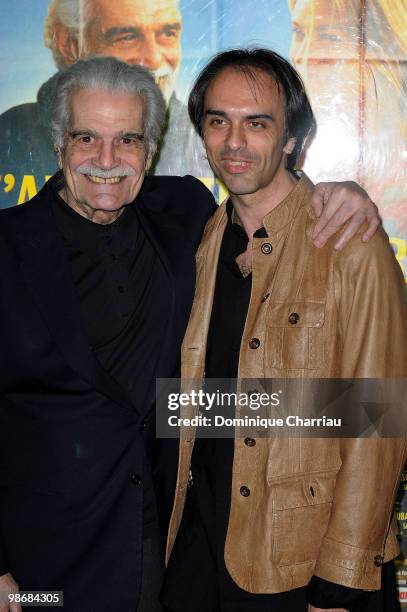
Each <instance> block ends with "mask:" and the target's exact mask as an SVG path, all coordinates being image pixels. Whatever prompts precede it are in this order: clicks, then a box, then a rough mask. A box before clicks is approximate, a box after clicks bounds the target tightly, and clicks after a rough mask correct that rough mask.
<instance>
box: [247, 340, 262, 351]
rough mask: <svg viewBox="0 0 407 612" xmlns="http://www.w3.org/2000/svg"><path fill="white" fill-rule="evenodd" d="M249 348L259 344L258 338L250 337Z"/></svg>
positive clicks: (254, 347)
mask: <svg viewBox="0 0 407 612" xmlns="http://www.w3.org/2000/svg"><path fill="white" fill-rule="evenodd" d="M249 346H250V348H251V349H257V348H259V346H260V340H259V339H258V338H252V339H251V340H250V342H249Z"/></svg>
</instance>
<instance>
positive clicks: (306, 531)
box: [271, 472, 336, 566]
mask: <svg viewBox="0 0 407 612" xmlns="http://www.w3.org/2000/svg"><path fill="white" fill-rule="evenodd" d="M335 479H336V474H335V473H333V472H329V473H315V474H307V475H305V476H302V477H301V478H298V479H290V480H285V481H283V482H278V483H274V484H272V485H271V487H272V491H271V496H272V522H273V524H272V529H271V533H272V538H273V543H272V551H273V552H272V554H273V561H274V563H275V564H276V565H278V566H284V565H292V564H297V563H307V562H310V561H314V560H316V559H317V557H318V554H319V550H320V547H321V543H322V539H323V537H324V534H325V532H326V530H327V527H328V522H329V517H330V512H331V507H332V499H333V493H334V488H335Z"/></svg>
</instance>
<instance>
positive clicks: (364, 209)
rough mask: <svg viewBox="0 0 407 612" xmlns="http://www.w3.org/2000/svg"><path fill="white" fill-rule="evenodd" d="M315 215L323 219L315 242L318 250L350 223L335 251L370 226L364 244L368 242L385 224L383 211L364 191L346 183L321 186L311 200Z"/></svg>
mask: <svg viewBox="0 0 407 612" xmlns="http://www.w3.org/2000/svg"><path fill="white" fill-rule="evenodd" d="M311 204H312V207H313V209H314V212H315V214H316V215H317V217H319V219H318V222H317V224H316V226H315V229H314V232H313V235H312V238H313V241H314V244H315V246H317V247H323V246H324V244H325V243H326V241H327V240H328V239H329V238H330V237H331V236H332V235H333V234H335V233H336V232H337V231H338V230H339V229H340V228H341V227H342V225H343V224H344V223H345V222H346V221H347V220H348V219H350V221H349V223H348V225H347V227H346V229H345V230H344V232H343V233H342V234H341V236H340V237H339V239H338V240H337V241H336V243H335V245H334V248H335V249H337V250H338V251H339V250H340V249H342V248H343V247H344V246H345V245H346V244H347V243H348V242H349V240H350V239H351V238H352V236H354V235H355V234H356V232H357V231H358V229H359V228H360V227H361V225H363V223H365V222H366V223H367V224H368V227H367V230H366V231H365V233H364V234H363V237H362V240H363V242H367V241H368V240H370V238H371V237H372V236H373V234H374V233H375V232H376V230H377V228H378V226H379V225H380V223H381V219H380V216H379V211H378V208H377V206H376V204H374V203H373V202H372V200H371V199H370V198H369V196H368V194H367V193H366V191H365V190H364V189H362V187H360V186H359V185H358V184H357V183H353V182H352V181H347V182H345V183H318V184H317V185H316V186H315V191H314V194H313V196H312V200H311Z"/></svg>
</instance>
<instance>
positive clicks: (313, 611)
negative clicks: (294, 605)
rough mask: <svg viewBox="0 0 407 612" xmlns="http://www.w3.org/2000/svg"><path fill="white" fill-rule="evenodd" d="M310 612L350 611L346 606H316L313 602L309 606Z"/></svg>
mask: <svg viewBox="0 0 407 612" xmlns="http://www.w3.org/2000/svg"><path fill="white" fill-rule="evenodd" d="M308 612H349V610H345V608H314V606H311V604H310V605H309V606H308Z"/></svg>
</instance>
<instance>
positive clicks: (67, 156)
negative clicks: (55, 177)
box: [61, 89, 148, 223]
mask: <svg viewBox="0 0 407 612" xmlns="http://www.w3.org/2000/svg"><path fill="white" fill-rule="evenodd" d="M68 129H69V133H68V134H67V136H66V140H65V146H64V150H63V152H62V154H61V166H62V170H63V172H64V176H65V181H66V184H67V189H66V200H67V202H68V204H69V205H70V206H71V207H72V208H74V209H76V210H77V211H78V212H79V213H81V214H82V215H83V216H85V217H87V218H89V219H91V220H93V221H95V222H98V223H109V222H110V221H112V220H114V218H116V216H117V213H118V212H119V211H120V210H121V209H122V208H123V206H125V205H126V204H129V203H130V202H132V201H133V200H134V198H135V197H136V195H137V194H138V192H139V190H140V188H141V185H142V183H143V179H144V174H145V171H146V166H148V160H147V158H146V152H145V151H146V149H145V144H144V142H143V132H144V129H143V103H142V100H141V99H140V98H139V96H136V95H134V94H133V95H131V94H128V93H125V92H111V91H107V90H101V89H81V90H78V91H76V92H74V93H73V94H72V96H71V100H70V125H69V128H68Z"/></svg>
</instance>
